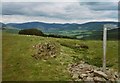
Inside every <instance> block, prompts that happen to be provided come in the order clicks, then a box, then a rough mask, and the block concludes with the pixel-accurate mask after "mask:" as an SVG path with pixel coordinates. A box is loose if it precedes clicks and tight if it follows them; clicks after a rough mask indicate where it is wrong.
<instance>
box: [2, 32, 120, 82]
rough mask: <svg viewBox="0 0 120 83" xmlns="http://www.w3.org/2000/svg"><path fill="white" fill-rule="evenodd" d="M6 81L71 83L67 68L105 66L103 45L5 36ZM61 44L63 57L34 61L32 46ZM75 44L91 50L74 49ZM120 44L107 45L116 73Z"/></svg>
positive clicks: (33, 37) (4, 74) (100, 43)
mask: <svg viewBox="0 0 120 83" xmlns="http://www.w3.org/2000/svg"><path fill="white" fill-rule="evenodd" d="M2 41H3V43H2V55H3V63H2V64H3V72H2V74H3V77H2V79H3V81H15V80H16V81H44V80H48V81H59V80H63V81H65V80H71V77H70V75H69V73H68V71H67V67H68V64H70V63H74V62H79V61H80V60H85V61H86V62H87V63H89V64H92V65H96V66H102V62H101V61H102V41H99V40H98V41H91V40H89V41H82V40H72V39H62V38H47V37H39V36H25V35H16V34H8V33H3V39H2ZM47 41H52V42H58V43H60V44H61V46H60V48H61V51H60V55H58V56H57V57H56V58H50V59H49V60H47V61H45V60H35V59H34V58H33V57H31V55H32V54H34V49H33V45H36V44H38V43H40V42H47ZM75 44H85V45H87V46H88V47H89V49H88V50H78V49H75V48H72V45H75ZM117 58H118V41H108V49H107V66H108V67H113V68H114V69H117V67H118V66H117V63H118V59H117Z"/></svg>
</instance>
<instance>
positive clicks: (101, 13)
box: [0, 2, 118, 24]
mask: <svg viewBox="0 0 120 83" xmlns="http://www.w3.org/2000/svg"><path fill="white" fill-rule="evenodd" d="M1 14H2V18H1V19H0V22H4V23H24V22H32V21H38V22H46V23H79V24H81V23H85V22H90V21H115V22H117V20H118V2H3V3H2V13H1Z"/></svg>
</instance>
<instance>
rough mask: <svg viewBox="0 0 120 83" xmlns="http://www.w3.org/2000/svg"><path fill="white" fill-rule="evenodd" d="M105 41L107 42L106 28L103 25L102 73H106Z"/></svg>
mask: <svg viewBox="0 0 120 83" xmlns="http://www.w3.org/2000/svg"><path fill="white" fill-rule="evenodd" d="M106 41H107V26H106V25H104V30H103V72H106V44H107V43H106Z"/></svg>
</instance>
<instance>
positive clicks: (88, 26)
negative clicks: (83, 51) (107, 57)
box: [6, 22, 118, 32]
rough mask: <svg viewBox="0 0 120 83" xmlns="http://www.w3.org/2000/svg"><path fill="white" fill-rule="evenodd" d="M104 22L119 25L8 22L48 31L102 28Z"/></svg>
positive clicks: (10, 24) (18, 26) (22, 26)
mask: <svg viewBox="0 0 120 83" xmlns="http://www.w3.org/2000/svg"><path fill="white" fill-rule="evenodd" d="M104 24H113V25H117V24H118V22H88V23H84V24H77V23H72V24H69V23H66V24H58V23H43V22H27V23H9V24H6V25H7V26H10V27H15V28H19V29H27V28H40V29H41V30H43V31H45V32H47V31H49V30H78V29H79V30H97V31H98V30H102V28H103V25H104Z"/></svg>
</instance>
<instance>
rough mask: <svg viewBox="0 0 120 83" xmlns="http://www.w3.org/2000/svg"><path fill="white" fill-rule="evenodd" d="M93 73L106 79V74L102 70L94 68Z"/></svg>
mask: <svg viewBox="0 0 120 83" xmlns="http://www.w3.org/2000/svg"><path fill="white" fill-rule="evenodd" d="M94 74H96V75H97V76H101V77H104V78H105V79H108V78H107V75H106V74H105V73H104V72H102V71H96V70H94Z"/></svg>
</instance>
